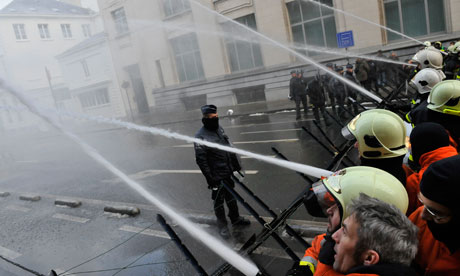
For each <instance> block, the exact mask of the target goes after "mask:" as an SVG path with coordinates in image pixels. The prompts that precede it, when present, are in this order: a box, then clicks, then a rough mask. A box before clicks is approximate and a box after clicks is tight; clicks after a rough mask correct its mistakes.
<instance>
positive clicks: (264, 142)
mask: <svg viewBox="0 0 460 276" xmlns="http://www.w3.org/2000/svg"><path fill="white" fill-rule="evenodd" d="M297 141H299V139H298V138H293V139H277V140H260V141H241V142H233V143H232V144H234V145H241V144H266V143H292V142H297ZM173 148H193V144H185V145H177V146H173Z"/></svg>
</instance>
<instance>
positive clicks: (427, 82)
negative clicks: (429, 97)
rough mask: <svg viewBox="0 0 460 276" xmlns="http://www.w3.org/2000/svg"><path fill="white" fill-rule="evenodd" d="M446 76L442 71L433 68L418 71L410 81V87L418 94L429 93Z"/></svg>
mask: <svg viewBox="0 0 460 276" xmlns="http://www.w3.org/2000/svg"><path fill="white" fill-rule="evenodd" d="M445 77H446V76H445V75H444V73H443V72H442V71H439V70H435V69H433V68H425V69H422V70H420V72H418V73H417V74H416V75H415V76H414V77H413V78H412V80H411V81H410V83H409V84H410V86H412V87H414V88H415V89H417V91H418V93H419V94H426V93H430V91H431V89H432V88H433V86H435V85H436V84H437V83H438V82H441V81H442V80H443V79H444V78H445Z"/></svg>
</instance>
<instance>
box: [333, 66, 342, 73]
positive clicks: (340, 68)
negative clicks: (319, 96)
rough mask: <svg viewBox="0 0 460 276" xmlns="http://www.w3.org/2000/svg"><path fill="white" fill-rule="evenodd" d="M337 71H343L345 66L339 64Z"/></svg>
mask: <svg viewBox="0 0 460 276" xmlns="http://www.w3.org/2000/svg"><path fill="white" fill-rule="evenodd" d="M335 71H336V72H341V71H343V67H342V66H337V67H336V68H335Z"/></svg>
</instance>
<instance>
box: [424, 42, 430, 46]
mask: <svg viewBox="0 0 460 276" xmlns="http://www.w3.org/2000/svg"><path fill="white" fill-rule="evenodd" d="M423 45H425V47H430V46H431V42H429V41H425V42H423Z"/></svg>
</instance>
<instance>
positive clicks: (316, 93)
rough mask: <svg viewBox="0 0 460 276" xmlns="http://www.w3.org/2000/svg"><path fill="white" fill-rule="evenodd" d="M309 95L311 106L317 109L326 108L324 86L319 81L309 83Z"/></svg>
mask: <svg viewBox="0 0 460 276" xmlns="http://www.w3.org/2000/svg"><path fill="white" fill-rule="evenodd" d="M307 94H308V96H309V97H310V103H311V104H313V105H314V106H317V107H321V106H324V102H325V101H326V98H325V97H324V90H323V86H322V85H321V82H320V81H319V80H317V79H314V80H312V81H310V82H309V83H308V86H307Z"/></svg>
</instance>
